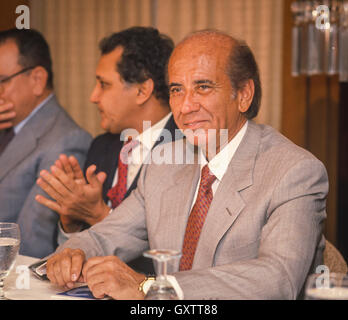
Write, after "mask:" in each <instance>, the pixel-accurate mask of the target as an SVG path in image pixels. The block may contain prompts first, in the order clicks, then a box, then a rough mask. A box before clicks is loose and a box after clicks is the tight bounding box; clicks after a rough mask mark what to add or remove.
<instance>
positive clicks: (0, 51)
mask: <svg viewBox="0 0 348 320" xmlns="http://www.w3.org/2000/svg"><path fill="white" fill-rule="evenodd" d="M18 54H19V51H18V48H17V45H16V43H15V42H14V41H12V40H8V41H5V42H3V43H1V44H0V74H1V75H7V74H8V73H10V72H13V71H14V70H15V68H16V67H17V66H18Z"/></svg>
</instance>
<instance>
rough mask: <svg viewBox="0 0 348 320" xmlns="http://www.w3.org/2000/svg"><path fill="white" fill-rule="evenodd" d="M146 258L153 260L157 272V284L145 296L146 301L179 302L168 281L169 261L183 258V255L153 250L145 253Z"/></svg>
mask: <svg viewBox="0 0 348 320" xmlns="http://www.w3.org/2000/svg"><path fill="white" fill-rule="evenodd" d="M144 256H145V257H147V258H152V259H153V260H154V263H155V268H156V270H157V277H156V280H155V282H154V283H153V284H152V285H151V287H150V288H149V290H148V292H147V293H146V295H145V300H179V297H178V295H177V293H176V291H175V289H174V288H173V286H172V284H171V283H170V282H169V281H168V279H167V267H168V264H167V263H168V261H170V260H173V259H177V258H180V257H181V253H180V252H179V251H176V250H169V249H153V250H148V251H145V252H144Z"/></svg>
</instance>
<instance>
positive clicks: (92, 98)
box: [89, 85, 99, 104]
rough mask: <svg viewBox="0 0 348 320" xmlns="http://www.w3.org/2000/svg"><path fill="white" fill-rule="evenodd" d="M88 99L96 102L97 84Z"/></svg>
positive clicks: (97, 97)
mask: <svg viewBox="0 0 348 320" xmlns="http://www.w3.org/2000/svg"><path fill="white" fill-rule="evenodd" d="M89 101H91V102H92V103H95V104H97V103H98V102H99V90H98V87H97V85H96V86H95V87H94V89H93V91H92V93H91V96H90V97H89Z"/></svg>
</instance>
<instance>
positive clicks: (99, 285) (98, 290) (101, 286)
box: [87, 273, 109, 299]
mask: <svg viewBox="0 0 348 320" xmlns="http://www.w3.org/2000/svg"><path fill="white" fill-rule="evenodd" d="M108 278H109V277H108V276H107V275H106V274H105V273H98V274H96V275H94V276H92V277H90V278H89V280H88V281H87V285H88V287H89V289H90V290H91V291H92V294H93V296H94V297H95V298H97V299H101V298H104V297H105V296H106V295H108V291H109V290H108V285H107V282H108V281H107V280H108Z"/></svg>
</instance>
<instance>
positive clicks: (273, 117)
mask: <svg viewBox="0 0 348 320" xmlns="http://www.w3.org/2000/svg"><path fill="white" fill-rule="evenodd" d="M283 5H284V1H283V0H31V1H30V12H31V27H32V28H35V29H38V30H39V31H41V32H42V33H43V35H44V36H45V37H46V39H47V41H48V43H49V45H50V48H51V53H52V59H53V71H54V79H55V80H54V85H55V92H56V94H57V96H58V99H59V101H60V102H61V104H62V105H63V106H64V108H65V109H66V110H67V111H68V112H69V113H70V114H71V116H72V117H73V118H74V119H75V120H76V121H77V123H79V124H80V125H81V126H82V127H83V128H85V129H86V130H88V131H89V132H90V133H91V134H92V135H96V134H98V133H101V132H102V129H101V128H100V126H99V115H98V111H97V109H96V107H95V106H94V105H93V104H92V103H91V102H89V96H90V94H91V92H92V89H93V87H94V85H95V68H96V65H97V62H98V58H99V49H98V43H99V41H100V40H101V39H102V38H103V37H105V36H107V35H110V34H111V33H113V32H117V31H120V30H122V29H125V28H128V27H131V26H134V25H141V26H154V27H157V28H158V29H159V30H160V31H161V32H162V33H166V34H168V35H169V36H171V37H172V38H173V40H174V41H175V42H176V43H177V42H178V41H180V40H181V39H182V38H183V37H184V36H185V35H186V34H188V33H189V32H192V31H195V30H200V29H206V28H214V29H219V30H222V31H226V32H228V33H229V34H231V35H233V36H235V37H237V38H239V39H243V40H245V41H246V42H247V43H248V45H249V46H250V47H251V48H252V50H253V52H254V54H255V56H256V60H257V62H258V64H259V67H260V73H261V82H262V88H263V98H262V103H261V109H260V113H259V115H258V117H257V119H256V121H258V122H262V123H266V124H269V125H271V126H273V127H275V128H277V129H280V124H281V98H282V93H281V79H282V78H281V77H282V74H281V72H282V68H281V65H282V24H283V21H282V16H283Z"/></svg>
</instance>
